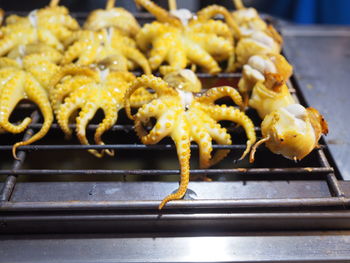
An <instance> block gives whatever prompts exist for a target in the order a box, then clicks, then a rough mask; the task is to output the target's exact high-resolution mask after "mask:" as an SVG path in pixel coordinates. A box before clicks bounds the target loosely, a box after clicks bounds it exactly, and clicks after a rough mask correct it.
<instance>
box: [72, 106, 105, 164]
mask: <svg viewBox="0 0 350 263" xmlns="http://www.w3.org/2000/svg"><path fill="white" fill-rule="evenodd" d="M98 108H99V106H97V105H96V104H94V103H85V105H84V106H83V107H82V109H81V111H80V112H79V116H78V117H77V118H76V122H77V126H76V133H77V137H78V139H79V141H80V143H81V144H83V145H89V144H90V143H89V141H88V139H87V138H86V126H87V125H88V123H89V121H90V120H91V119H92V118H93V117H94V115H95V113H96V111H97V110H98ZM88 151H89V152H90V153H92V154H93V155H95V156H96V157H102V156H103V153H102V154H100V153H99V152H98V151H96V150H93V149H90V150H88Z"/></svg>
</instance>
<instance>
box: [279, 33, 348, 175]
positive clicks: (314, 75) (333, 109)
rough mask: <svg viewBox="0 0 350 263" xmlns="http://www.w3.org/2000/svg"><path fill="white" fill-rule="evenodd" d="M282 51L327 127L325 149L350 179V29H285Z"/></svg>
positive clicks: (307, 97)
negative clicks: (326, 148) (325, 121)
mask: <svg viewBox="0 0 350 263" xmlns="http://www.w3.org/2000/svg"><path fill="white" fill-rule="evenodd" d="M282 34H283V38H284V52H285V55H286V56H287V58H288V60H289V61H290V62H291V64H292V65H293V66H294V76H295V77H296V79H297V81H298V83H299V84H300V87H301V89H302V91H303V93H304V95H305V97H306V100H307V102H308V104H309V105H311V106H312V107H315V108H316V109H319V111H320V112H321V114H324V116H325V119H326V120H327V121H328V124H329V134H328V136H327V137H326V141H327V144H328V147H329V149H330V151H331V153H332V155H333V157H334V159H335V161H336V164H337V166H338V168H339V170H340V173H341V175H342V177H343V178H344V179H345V180H350V137H349V130H350V122H349V120H350V118H349V113H350V104H349V102H348V99H349V97H350V88H349V86H350V74H349V72H350V50H349V47H350V28H349V27H324V26H323V27H321V26H304V27H301V26H285V27H283V28H282Z"/></svg>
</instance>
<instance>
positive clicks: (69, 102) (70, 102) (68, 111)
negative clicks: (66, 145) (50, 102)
mask: <svg viewBox="0 0 350 263" xmlns="http://www.w3.org/2000/svg"><path fill="white" fill-rule="evenodd" d="M80 105H81V98H79V97H69V98H67V99H66V100H65V102H64V104H62V105H60V107H59V109H58V112H57V114H56V118H57V122H58V124H59V125H60V127H61V129H62V131H63V132H64V134H65V135H66V139H69V138H70V137H71V136H72V130H71V129H70V128H69V117H70V116H71V115H72V113H73V112H74V111H76V110H77V109H79V108H80V107H81V106H80Z"/></svg>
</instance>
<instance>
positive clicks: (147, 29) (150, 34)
mask: <svg viewBox="0 0 350 263" xmlns="http://www.w3.org/2000/svg"><path fill="white" fill-rule="evenodd" d="M170 30H173V29H172V28H171V27H170V26H168V25H163V24H161V23H158V22H153V23H151V24H146V25H145V26H144V27H143V28H142V30H141V31H140V32H139V33H138V34H137V36H136V42H137V45H138V46H139V47H140V49H141V50H143V51H146V50H147V48H148V46H149V44H151V43H152V40H153V39H155V38H156V37H157V36H159V35H160V33H163V32H168V31H170Z"/></svg>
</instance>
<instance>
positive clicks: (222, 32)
mask: <svg viewBox="0 0 350 263" xmlns="http://www.w3.org/2000/svg"><path fill="white" fill-rule="evenodd" d="M191 25H192V24H191ZM192 28H193V31H194V32H205V33H207V34H214V35H216V36H219V37H223V38H224V39H227V40H230V41H233V36H232V32H231V31H230V29H229V28H228V27H227V26H226V24H225V23H223V22H222V21H219V20H208V21H205V22H202V23H195V24H193V27H192Z"/></svg>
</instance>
